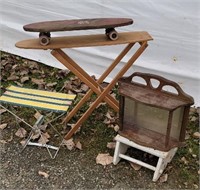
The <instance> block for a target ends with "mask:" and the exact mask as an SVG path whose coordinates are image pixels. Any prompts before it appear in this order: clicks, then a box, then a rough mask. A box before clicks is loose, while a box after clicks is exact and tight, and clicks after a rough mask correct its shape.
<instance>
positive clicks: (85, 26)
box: [23, 18, 133, 46]
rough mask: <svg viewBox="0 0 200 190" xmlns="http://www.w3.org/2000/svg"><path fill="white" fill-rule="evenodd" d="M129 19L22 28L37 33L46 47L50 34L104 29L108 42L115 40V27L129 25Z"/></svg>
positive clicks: (45, 23) (85, 21)
mask: <svg viewBox="0 0 200 190" xmlns="http://www.w3.org/2000/svg"><path fill="white" fill-rule="evenodd" d="M132 23H133V20H132V19H129V18H94V19H75V20H57V21H46V22H37V23H32V24H28V25H25V26H24V27H23V28H24V30H25V31H28V32H39V41H40V44H41V45H43V46H46V45H48V44H49V43H50V39H51V32H60V31H72V30H89V29H101V28H105V34H106V36H107V37H108V38H109V39H110V40H117V39H118V33H117V31H116V30H115V27H121V26H126V25H131V24H132Z"/></svg>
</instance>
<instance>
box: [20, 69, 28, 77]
mask: <svg viewBox="0 0 200 190" xmlns="http://www.w3.org/2000/svg"><path fill="white" fill-rule="evenodd" d="M27 74H28V70H23V71H22V72H21V73H20V75H21V76H23V75H27Z"/></svg>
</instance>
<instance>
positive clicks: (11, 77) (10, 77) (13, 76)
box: [7, 75, 19, 80]
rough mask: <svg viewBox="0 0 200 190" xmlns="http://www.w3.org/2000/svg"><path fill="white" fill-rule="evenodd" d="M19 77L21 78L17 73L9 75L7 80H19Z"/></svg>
mask: <svg viewBox="0 0 200 190" xmlns="http://www.w3.org/2000/svg"><path fill="white" fill-rule="evenodd" d="M18 79H19V77H18V76H16V75H11V76H9V77H8V78H7V80H18Z"/></svg>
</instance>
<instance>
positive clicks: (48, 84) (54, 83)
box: [46, 82, 57, 87]
mask: <svg viewBox="0 0 200 190" xmlns="http://www.w3.org/2000/svg"><path fill="white" fill-rule="evenodd" d="M55 85H57V82H52V83H47V85H46V86H47V87H53V86H55Z"/></svg>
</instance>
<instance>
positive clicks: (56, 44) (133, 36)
mask: <svg viewBox="0 0 200 190" xmlns="http://www.w3.org/2000/svg"><path fill="white" fill-rule="evenodd" d="M149 40H153V38H152V37H151V36H150V35H149V34H148V33H147V32H144V31H142V32H124V33H119V38H118V40H115V41H112V40H109V39H108V38H107V37H106V36H105V35H104V34H95V35H83V36H66V37H53V38H52V39H51V42H50V44H49V45H46V46H42V45H40V42H39V39H28V40H23V41H20V42H17V43H16V44H15V45H16V47H18V48H23V49H60V48H78V47H92V46H109V45H118V44H127V43H136V42H144V41H149Z"/></svg>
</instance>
